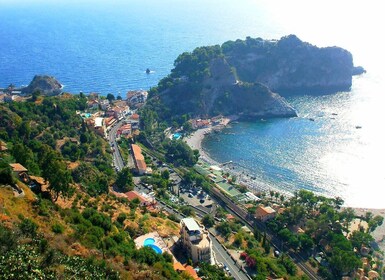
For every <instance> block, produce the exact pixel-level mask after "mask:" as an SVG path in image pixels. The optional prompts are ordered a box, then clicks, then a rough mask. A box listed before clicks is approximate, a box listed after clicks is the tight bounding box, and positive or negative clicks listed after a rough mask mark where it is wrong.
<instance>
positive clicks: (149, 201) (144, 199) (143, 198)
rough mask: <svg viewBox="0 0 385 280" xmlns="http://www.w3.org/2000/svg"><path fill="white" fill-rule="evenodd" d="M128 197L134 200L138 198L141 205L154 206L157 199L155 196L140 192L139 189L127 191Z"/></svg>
mask: <svg viewBox="0 0 385 280" xmlns="http://www.w3.org/2000/svg"><path fill="white" fill-rule="evenodd" d="M125 195H126V197H127V199H128V200H129V201H132V200H134V199H136V198H137V199H138V200H139V201H140V206H153V205H155V204H156V200H155V198H154V197H151V196H149V195H146V194H144V193H143V194H140V193H138V192H137V191H129V192H126V193H125Z"/></svg>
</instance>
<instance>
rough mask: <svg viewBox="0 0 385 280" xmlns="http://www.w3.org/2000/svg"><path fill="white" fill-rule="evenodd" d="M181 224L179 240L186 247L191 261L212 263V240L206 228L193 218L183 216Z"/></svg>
mask: <svg viewBox="0 0 385 280" xmlns="http://www.w3.org/2000/svg"><path fill="white" fill-rule="evenodd" d="M180 224H181V227H182V229H181V232H180V233H181V239H180V242H181V244H182V246H183V248H185V249H186V251H187V253H188V255H189V256H190V257H191V260H192V261H193V263H197V262H208V263H210V264H211V263H212V262H213V258H212V241H211V240H210V237H209V234H208V232H207V230H205V229H204V228H203V227H201V226H200V225H199V224H198V223H197V222H196V221H195V220H194V218H191V217H190V218H184V219H182V220H181V222H180Z"/></svg>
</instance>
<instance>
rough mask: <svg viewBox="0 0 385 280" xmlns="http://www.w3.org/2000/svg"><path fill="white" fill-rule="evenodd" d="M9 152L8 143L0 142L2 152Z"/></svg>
mask: <svg viewBox="0 0 385 280" xmlns="http://www.w3.org/2000/svg"><path fill="white" fill-rule="evenodd" d="M7 150H8V147H7V143H5V142H3V141H0V152H5V151H7Z"/></svg>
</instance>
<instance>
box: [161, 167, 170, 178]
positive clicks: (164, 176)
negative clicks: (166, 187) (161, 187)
mask: <svg viewBox="0 0 385 280" xmlns="http://www.w3.org/2000/svg"><path fill="white" fill-rule="evenodd" d="M161 176H162V178H163V179H165V180H168V179H170V172H169V171H168V170H167V169H165V170H163V171H162V175H161Z"/></svg>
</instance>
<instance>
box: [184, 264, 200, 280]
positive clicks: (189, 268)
mask: <svg viewBox="0 0 385 280" xmlns="http://www.w3.org/2000/svg"><path fill="white" fill-rule="evenodd" d="M185 268H186V272H187V273H188V274H189V275H190V276H191V277H192V278H193V279H194V280H199V279H201V278H199V276H198V274H197V272H196V271H195V270H194V268H193V267H192V266H191V265H186V266H185Z"/></svg>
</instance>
